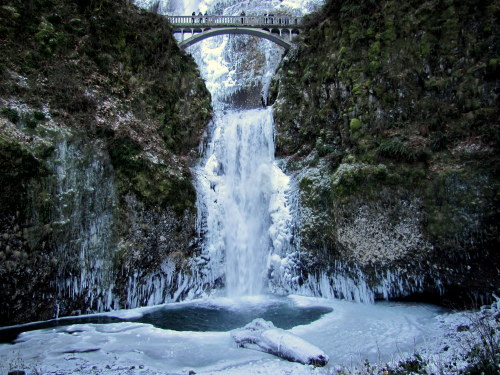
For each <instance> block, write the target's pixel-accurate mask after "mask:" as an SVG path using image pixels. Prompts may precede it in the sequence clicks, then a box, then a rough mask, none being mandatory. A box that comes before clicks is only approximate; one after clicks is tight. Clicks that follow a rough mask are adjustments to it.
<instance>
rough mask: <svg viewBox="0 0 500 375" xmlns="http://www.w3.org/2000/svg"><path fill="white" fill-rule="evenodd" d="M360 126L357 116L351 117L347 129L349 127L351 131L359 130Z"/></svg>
mask: <svg viewBox="0 0 500 375" xmlns="http://www.w3.org/2000/svg"><path fill="white" fill-rule="evenodd" d="M361 126H362V125H361V121H359V119H357V118H353V119H351V121H350V122H349V129H351V131H353V132H355V131H358V130H360V129H361Z"/></svg>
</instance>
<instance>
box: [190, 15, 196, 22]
mask: <svg viewBox="0 0 500 375" xmlns="http://www.w3.org/2000/svg"><path fill="white" fill-rule="evenodd" d="M195 16H196V12H193V13H191V21H192V22H193V23H194V17H195Z"/></svg>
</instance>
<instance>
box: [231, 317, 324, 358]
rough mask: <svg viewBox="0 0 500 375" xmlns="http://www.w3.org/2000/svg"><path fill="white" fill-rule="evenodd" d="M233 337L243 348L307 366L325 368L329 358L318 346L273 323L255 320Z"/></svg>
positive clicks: (232, 334)
mask: <svg viewBox="0 0 500 375" xmlns="http://www.w3.org/2000/svg"><path fill="white" fill-rule="evenodd" d="M231 337H232V338H233V340H234V341H235V342H236V344H238V346H239V347H243V348H255V346H257V347H258V348H259V349H261V350H262V351H264V352H266V353H269V354H273V355H276V356H278V357H281V358H284V359H286V360H288V361H291V362H299V363H302V364H305V365H313V366H325V365H326V364H327V363H328V356H327V355H326V354H325V353H324V352H323V351H322V350H321V349H319V348H318V347H317V346H315V345H313V344H311V343H309V342H307V341H305V340H303V339H301V338H300V337H298V336H296V335H294V334H293V333H290V332H288V331H285V330H283V329H281V328H276V327H275V326H274V324H273V323H272V322H268V321H265V320H264V319H261V318H259V319H254V320H253V321H252V322H250V323H248V324H247V325H246V326H245V327H243V328H240V329H237V330H234V331H232V332H231Z"/></svg>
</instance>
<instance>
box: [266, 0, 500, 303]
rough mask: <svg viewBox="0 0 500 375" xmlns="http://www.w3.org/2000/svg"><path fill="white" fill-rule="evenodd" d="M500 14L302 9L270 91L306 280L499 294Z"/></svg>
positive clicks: (342, 6) (463, 9) (483, 7)
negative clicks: (297, 206) (295, 203)
mask: <svg viewBox="0 0 500 375" xmlns="http://www.w3.org/2000/svg"><path fill="white" fill-rule="evenodd" d="M499 16H500V7H499V5H498V2H496V1H474V0H469V1H454V0H446V1H445V0H436V1H426V2H421V1H405V2H397V1H392V0H371V1H351V0H335V1H327V2H326V4H325V6H324V7H323V8H322V9H321V10H319V11H318V12H317V13H315V14H312V15H311V16H309V17H308V20H307V30H306V31H305V32H304V33H303V35H302V37H301V39H300V40H299V42H298V46H297V47H296V48H295V49H293V50H291V51H290V53H289V54H288V56H287V57H286V58H285V59H284V61H283V63H282V65H281V67H280V70H279V74H278V76H277V78H276V79H275V81H274V83H273V85H272V90H271V95H270V102H272V103H274V113H275V122H276V144H277V153H278V155H279V156H281V157H283V158H284V159H285V163H286V170H287V171H288V172H289V173H290V174H292V175H294V176H295V178H296V180H297V182H298V186H299V190H300V199H301V210H300V216H301V218H300V219H301V230H300V231H301V249H300V250H301V252H302V255H303V257H302V260H301V267H302V279H301V280H300V283H304V282H307V279H308V278H313V277H316V278H318V277H319V276H318V275H320V274H326V275H329V277H330V278H329V280H330V282H333V281H332V280H333V275H335V274H343V275H345V276H346V277H348V278H351V279H352V280H354V281H355V282H361V281H362V282H363V283H364V285H366V287H367V288H368V289H370V291H372V292H373V293H374V294H375V295H376V296H378V297H385V298H388V297H392V298H396V297H407V296H411V298H417V297H419V296H420V297H423V298H425V299H426V300H432V301H437V302H442V303H450V304H463V303H465V304H471V303H480V302H483V301H484V299H488V298H490V297H491V294H492V292H497V293H498V291H499V287H500V284H499V281H498V280H499V279H498V269H499V268H500V263H499V253H498V248H499V243H498V238H499V237H498V235H499V231H498V223H499V210H498V207H499V205H498V203H499V189H498V187H499V174H498V171H499V170H498V168H499V159H498V154H499V141H500V133H499V94H500V81H499V73H500V60H499V58H498V49H499V35H500V33H499V27H498V25H499V24H500V23H499ZM334 289H335V288H334ZM335 290H336V294H338V295H342V291H341V290H339V289H338V288H337V289H335Z"/></svg>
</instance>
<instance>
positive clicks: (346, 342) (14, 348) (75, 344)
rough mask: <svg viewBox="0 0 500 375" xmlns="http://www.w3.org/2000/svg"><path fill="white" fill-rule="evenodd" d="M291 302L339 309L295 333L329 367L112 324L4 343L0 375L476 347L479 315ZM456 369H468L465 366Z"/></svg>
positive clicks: (145, 370)
mask: <svg viewBox="0 0 500 375" xmlns="http://www.w3.org/2000/svg"><path fill="white" fill-rule="evenodd" d="M288 298H290V299H291V300H292V301H293V302H294V303H295V304H296V305H297V306H327V307H331V308H332V309H333V311H332V312H331V313H328V314H326V315H324V316H323V317H322V318H321V319H319V320H317V321H315V322H313V323H311V324H308V325H303V326H297V327H295V328H293V329H291V330H290V332H292V333H294V334H296V335H297V336H299V337H301V338H303V339H305V340H307V341H308V342H310V343H312V344H313V345H316V346H318V347H319V348H321V349H322V350H323V351H325V353H326V354H327V355H328V356H329V357H330V364H329V365H328V366H327V367H325V368H313V367H312V366H306V365H301V364H298V363H292V362H287V361H285V360H282V359H279V358H276V357H274V356H272V355H269V354H265V353H262V352H259V351H256V350H250V349H243V348H238V347H237V346H236V345H235V343H234V342H233V341H232V339H231V337H230V332H178V331H172V330H162V329H159V328H155V327H153V326H152V325H148V324H142V323H113V324H81V325H80V324H79V325H71V326H66V327H58V328H51V329H45V330H38V331H31V332H27V333H23V334H22V335H21V336H20V337H19V338H18V342H17V343H16V344H14V345H10V344H2V345H0V374H7V371H8V370H9V369H12V368H23V369H26V370H29V371H28V372H27V373H28V374H30V373H32V374H60V375H66V374H143V375H152V374H189V373H190V371H194V372H195V373H196V374H225V375H230V374H231V375H233V374H234V375H236V374H268V375H278V374H283V375H284V374H288V375H299V374H329V373H334V372H335V370H337V369H339V368H353V367H355V366H361V365H362V363H363V362H364V361H365V360H366V359H367V360H368V361H369V362H370V363H373V364H375V363H379V364H382V365H383V364H385V363H388V362H392V363H396V362H398V361H399V360H401V359H404V358H407V357H411V356H412V355H413V354H414V353H420V354H422V356H423V357H424V359H428V360H429V362H430V363H431V365H433V366H435V367H436V368H439V369H442V368H444V367H445V366H444V365H445V364H448V363H452V362H453V361H455V360H456V358H458V357H459V356H460V355H461V354H462V353H464V352H465V351H466V350H467V348H470V344H469V340H470V337H471V332H470V331H469V330H467V329H463V330H460V329H459V330H457V327H459V326H471V324H472V323H471V322H472V320H473V319H474V317H475V316H479V315H480V313H478V312H476V313H467V312H459V313H450V312H446V311H444V310H442V309H440V308H438V307H436V306H432V305H425V304H411V303H389V302H384V303H376V304H359V303H354V302H347V301H338V300H327V299H320V298H312V297H299V296H290V297H288ZM190 303H193V302H190ZM195 303H200V304H204V303H206V301H199V302H195ZM210 303H211V304H217V303H220V304H221V305H224V306H225V307H227V305H228V304H231V303H235V304H238V303H239V302H232V301H231V300H228V299H227V298H223V299H219V300H217V299H212V300H210ZM258 303H265V301H260V302H258ZM497 305H498V303H497ZM496 308H497V310H496V311H497V314H498V306H496ZM149 309H150V308H148V309H147V310H149ZM147 310H145V309H135V310H132V311H130V310H129V311H124V312H123V314H126V315H128V316H130V314H134V315H137V314H141V313H142V312H145V311H147ZM113 314H114V315H115V316H120V315H121V313H120V312H114V313H113ZM0 334H1V332H0ZM457 365H458V366H463V365H465V363H461V362H460V361H459V363H457ZM448 371H449V372H445V373H453V372H452V370H448Z"/></svg>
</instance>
